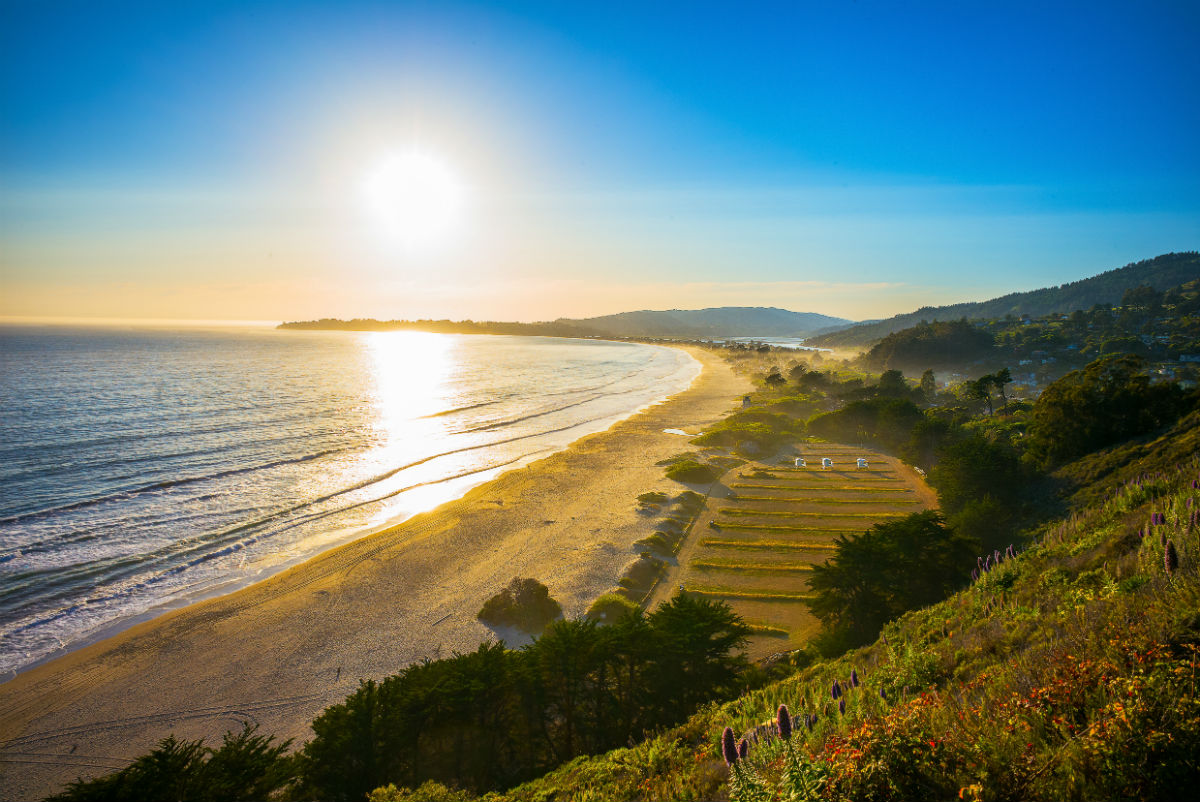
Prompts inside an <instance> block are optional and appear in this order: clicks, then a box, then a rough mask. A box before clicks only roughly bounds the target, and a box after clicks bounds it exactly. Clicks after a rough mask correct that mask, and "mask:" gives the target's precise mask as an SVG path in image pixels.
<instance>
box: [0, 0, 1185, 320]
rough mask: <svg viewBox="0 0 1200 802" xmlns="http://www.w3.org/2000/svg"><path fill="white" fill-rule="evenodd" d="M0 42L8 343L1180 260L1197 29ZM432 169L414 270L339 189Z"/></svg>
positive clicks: (664, 12) (95, 25)
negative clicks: (455, 201)
mask: <svg viewBox="0 0 1200 802" xmlns="http://www.w3.org/2000/svg"><path fill="white" fill-rule="evenodd" d="M2 9H3V10H2V11H0V80H2V83H0V106H2V108H3V110H4V113H3V115H0V281H3V284H4V290H5V291H4V292H3V293H0V295H3V298H2V299H0V315H10V316H11V315H32V316H38V315H59V314H61V315H85V316H115V317H203V318H222V317H229V318H271V319H274V318H281V319H284V318H288V319H290V318H297V317H311V316H317V315H324V314H330V315H339V316H350V315H360V314H361V315H373V316H385V317H426V316H436V317H441V316H449V317H475V318H516V319H543V318H552V317H557V316H559V315H572V316H574V315H587V314H602V313H607V312H614V311H623V310H625V309H630V308H646V307H650V308H663V307H671V306H681V307H693V306H707V305H720V304H724V303H729V304H738V305H776V306H785V307H788V308H793V309H798V310H802V311H822V312H827V313H830V314H838V315H843V316H846V317H852V318H865V317H874V316H880V315H884V314H892V313H896V312H903V311H909V310H911V309H912V308H915V307H916V306H919V305H923V304H926V303H942V302H952V301H958V300H969V299H982V298H985V297H990V296H992V295H996V294H1001V293H1003V292H1008V291H1012V290H1018V289H1030V288H1033V287H1037V286H1044V285H1047V284H1055V283H1059V282H1063V281H1070V280H1074V279H1077V278H1081V277H1084V276H1086V275H1091V274H1094V273H1097V272H1100V271H1102V270H1106V269H1111V268H1113V267H1118V266H1121V265H1123V264H1125V263H1127V262H1130V261H1135V260H1138V259H1142V258H1147V257H1150V256H1154V255H1157V254H1158V253H1162V252H1166V251H1172V250H1175V251H1178V250H1191V249H1196V248H1200V147H1197V145H1196V140H1197V139H1198V137H1197V136H1196V134H1195V132H1196V131H1198V130H1200V102H1198V101H1200V54H1198V51H1197V50H1196V48H1195V44H1194V43H1195V42H1196V41H1197V40H1198V38H1200V6H1197V5H1196V4H1195V3H1184V2H1179V3H1167V2H1164V3H1154V2H1150V3H1138V4H1132V3H1095V2H1093V3H1086V4H1085V3H1058V4H1055V3H1013V2H1008V3H991V2H957V3H913V2H909V3H876V2H848V3H824V2H822V3H816V2H813V3H802V2H792V3H786V4H768V3H739V4H703V3H687V4H683V3H680V4H665V3H663V4H656V3H645V4H619V3H618V4H614V3H505V4H499V3H493V4H466V3H377V4H370V3H353V2H347V3H337V4H334V3H302V2H291V3H256V2H243V3H203V4H201V3H187V2H174V3H159V4H123V3H104V4H94V3H55V2H38V3H31V2H6V3H4V4H3V6H2ZM413 146H416V147H419V148H421V149H424V150H428V151H431V152H433V153H435V154H436V155H437V156H438V158H440V159H442V160H444V161H445V162H446V163H447V164H449V165H451V166H452V167H453V169H454V171H455V172H456V174H458V175H460V176H461V177H462V179H463V182H464V184H465V185H466V186H467V187H468V190H469V193H468V196H469V198H470V204H469V211H468V213H467V214H465V216H464V219H463V221H462V223H461V227H460V229H459V230H458V232H457V234H456V235H455V236H454V237H453V238H451V239H452V241H448V242H446V243H444V247H442V248H440V249H437V250H436V251H434V252H422V253H419V254H414V253H410V252H405V251H404V250H403V249H399V250H398V249H396V248H394V247H390V246H388V245H387V244H386V243H383V242H381V241H380V237H378V236H376V235H377V234H378V232H372V231H371V229H370V224H369V223H367V222H365V221H364V220H363V219H362V218H363V215H362V214H361V211H362V210H361V208H360V207H361V204H360V203H359V200H358V199H357V196H356V192H357V190H356V187H357V186H358V185H359V184H361V182H362V177H363V175H365V174H370V172H371V171H372V170H373V169H376V168H373V167H372V165H373V164H378V163H379V159H380V158H381V156H380V154H386V153H388V152H389V151H391V150H395V149H404V148H408V147H413Z"/></svg>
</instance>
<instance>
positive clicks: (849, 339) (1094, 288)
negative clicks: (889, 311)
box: [809, 251, 1200, 348]
mask: <svg viewBox="0 0 1200 802" xmlns="http://www.w3.org/2000/svg"><path fill="white" fill-rule="evenodd" d="M1198 276H1200V253H1196V252H1195V251H1187V252H1184V253H1168V254H1163V255H1162V256H1156V257H1155V258H1153V259H1146V260H1143V261H1141V262H1135V263H1133V264H1129V265H1126V266H1124V267H1121V268H1118V269H1116V270H1108V271H1106V272H1104V273H1100V274H1099V275H1096V276H1092V277H1090V278H1086V279H1082V280H1080V281H1073V282H1070V283H1068V284H1062V285H1060V286H1057V287H1046V288H1043V289H1040V290H1032V291H1030V292H1018V293H1012V294H1010V295H1004V296H1001V297H999V298H993V299H991V300H989V301H981V302H978V303H963V304H952V305H950V306H937V307H928V306H927V307H922V308H921V309H918V310H916V311H915V312H909V313H907V314H903V315H896V316H895V317H891V318H888V319H887V320H882V321H879V322H877V323H866V324H861V325H858V326H852V327H850V328H847V329H842V330H840V331H836V332H833V333H831V334H824V335H819V336H817V337H813V338H812V339H811V340H810V341H809V343H810V344H811V345H816V346H820V347H822V348H848V347H852V346H864V345H868V344H870V343H873V342H878V341H879V340H881V339H883V338H884V337H886V336H887V335H889V334H891V333H892V332H896V331H900V330H902V329H906V328H909V327H911V326H915V325H916V324H918V323H920V322H922V321H930V322H932V321H945V320H958V319H960V318H968V319H979V318H1003V317H1005V316H1006V315H1017V316H1020V315H1031V316H1033V317H1040V316H1042V315H1049V314H1070V313H1071V312H1072V311H1074V310H1076V309H1090V308H1091V307H1093V306H1095V305H1096V304H1109V305H1111V304H1116V303H1119V302H1120V300H1121V297H1122V296H1123V295H1124V293H1125V292H1126V291H1127V290H1131V289H1134V288H1135V287H1140V286H1142V285H1148V286H1150V287H1153V288H1154V289H1156V290H1158V291H1159V292H1162V291H1164V290H1166V289H1168V288H1170V287H1175V286H1178V285H1180V284H1183V283H1185V282H1188V281H1192V280H1194V279H1196V278H1197V277H1198Z"/></svg>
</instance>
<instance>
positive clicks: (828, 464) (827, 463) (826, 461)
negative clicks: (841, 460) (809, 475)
mask: <svg viewBox="0 0 1200 802" xmlns="http://www.w3.org/2000/svg"><path fill="white" fill-rule="evenodd" d="M821 467H822V468H824V469H825V470H829V469H830V468H832V467H833V460H831V459H830V458H829V457H822V458H821Z"/></svg>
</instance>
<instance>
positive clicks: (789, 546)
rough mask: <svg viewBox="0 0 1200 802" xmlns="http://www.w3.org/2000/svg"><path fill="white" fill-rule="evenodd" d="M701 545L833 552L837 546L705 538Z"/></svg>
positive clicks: (831, 544)
mask: <svg viewBox="0 0 1200 802" xmlns="http://www.w3.org/2000/svg"><path fill="white" fill-rule="evenodd" d="M700 545H701V546H704V547H705V548H709V549H737V550H739V551H833V550H834V549H836V548H837V545H836V544H834V543H829V542H815V541H799V540H728V539H717V538H712V537H708V538H704V539H702V540H701V541H700Z"/></svg>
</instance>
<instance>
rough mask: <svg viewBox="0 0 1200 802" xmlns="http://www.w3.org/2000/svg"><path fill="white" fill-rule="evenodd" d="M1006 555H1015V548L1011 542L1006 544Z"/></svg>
mask: <svg viewBox="0 0 1200 802" xmlns="http://www.w3.org/2000/svg"><path fill="white" fill-rule="evenodd" d="M1008 556H1009V557H1010V558H1012V557H1016V556H1017V550H1016V549H1015V548H1013V544H1011V543H1009V544H1008Z"/></svg>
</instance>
